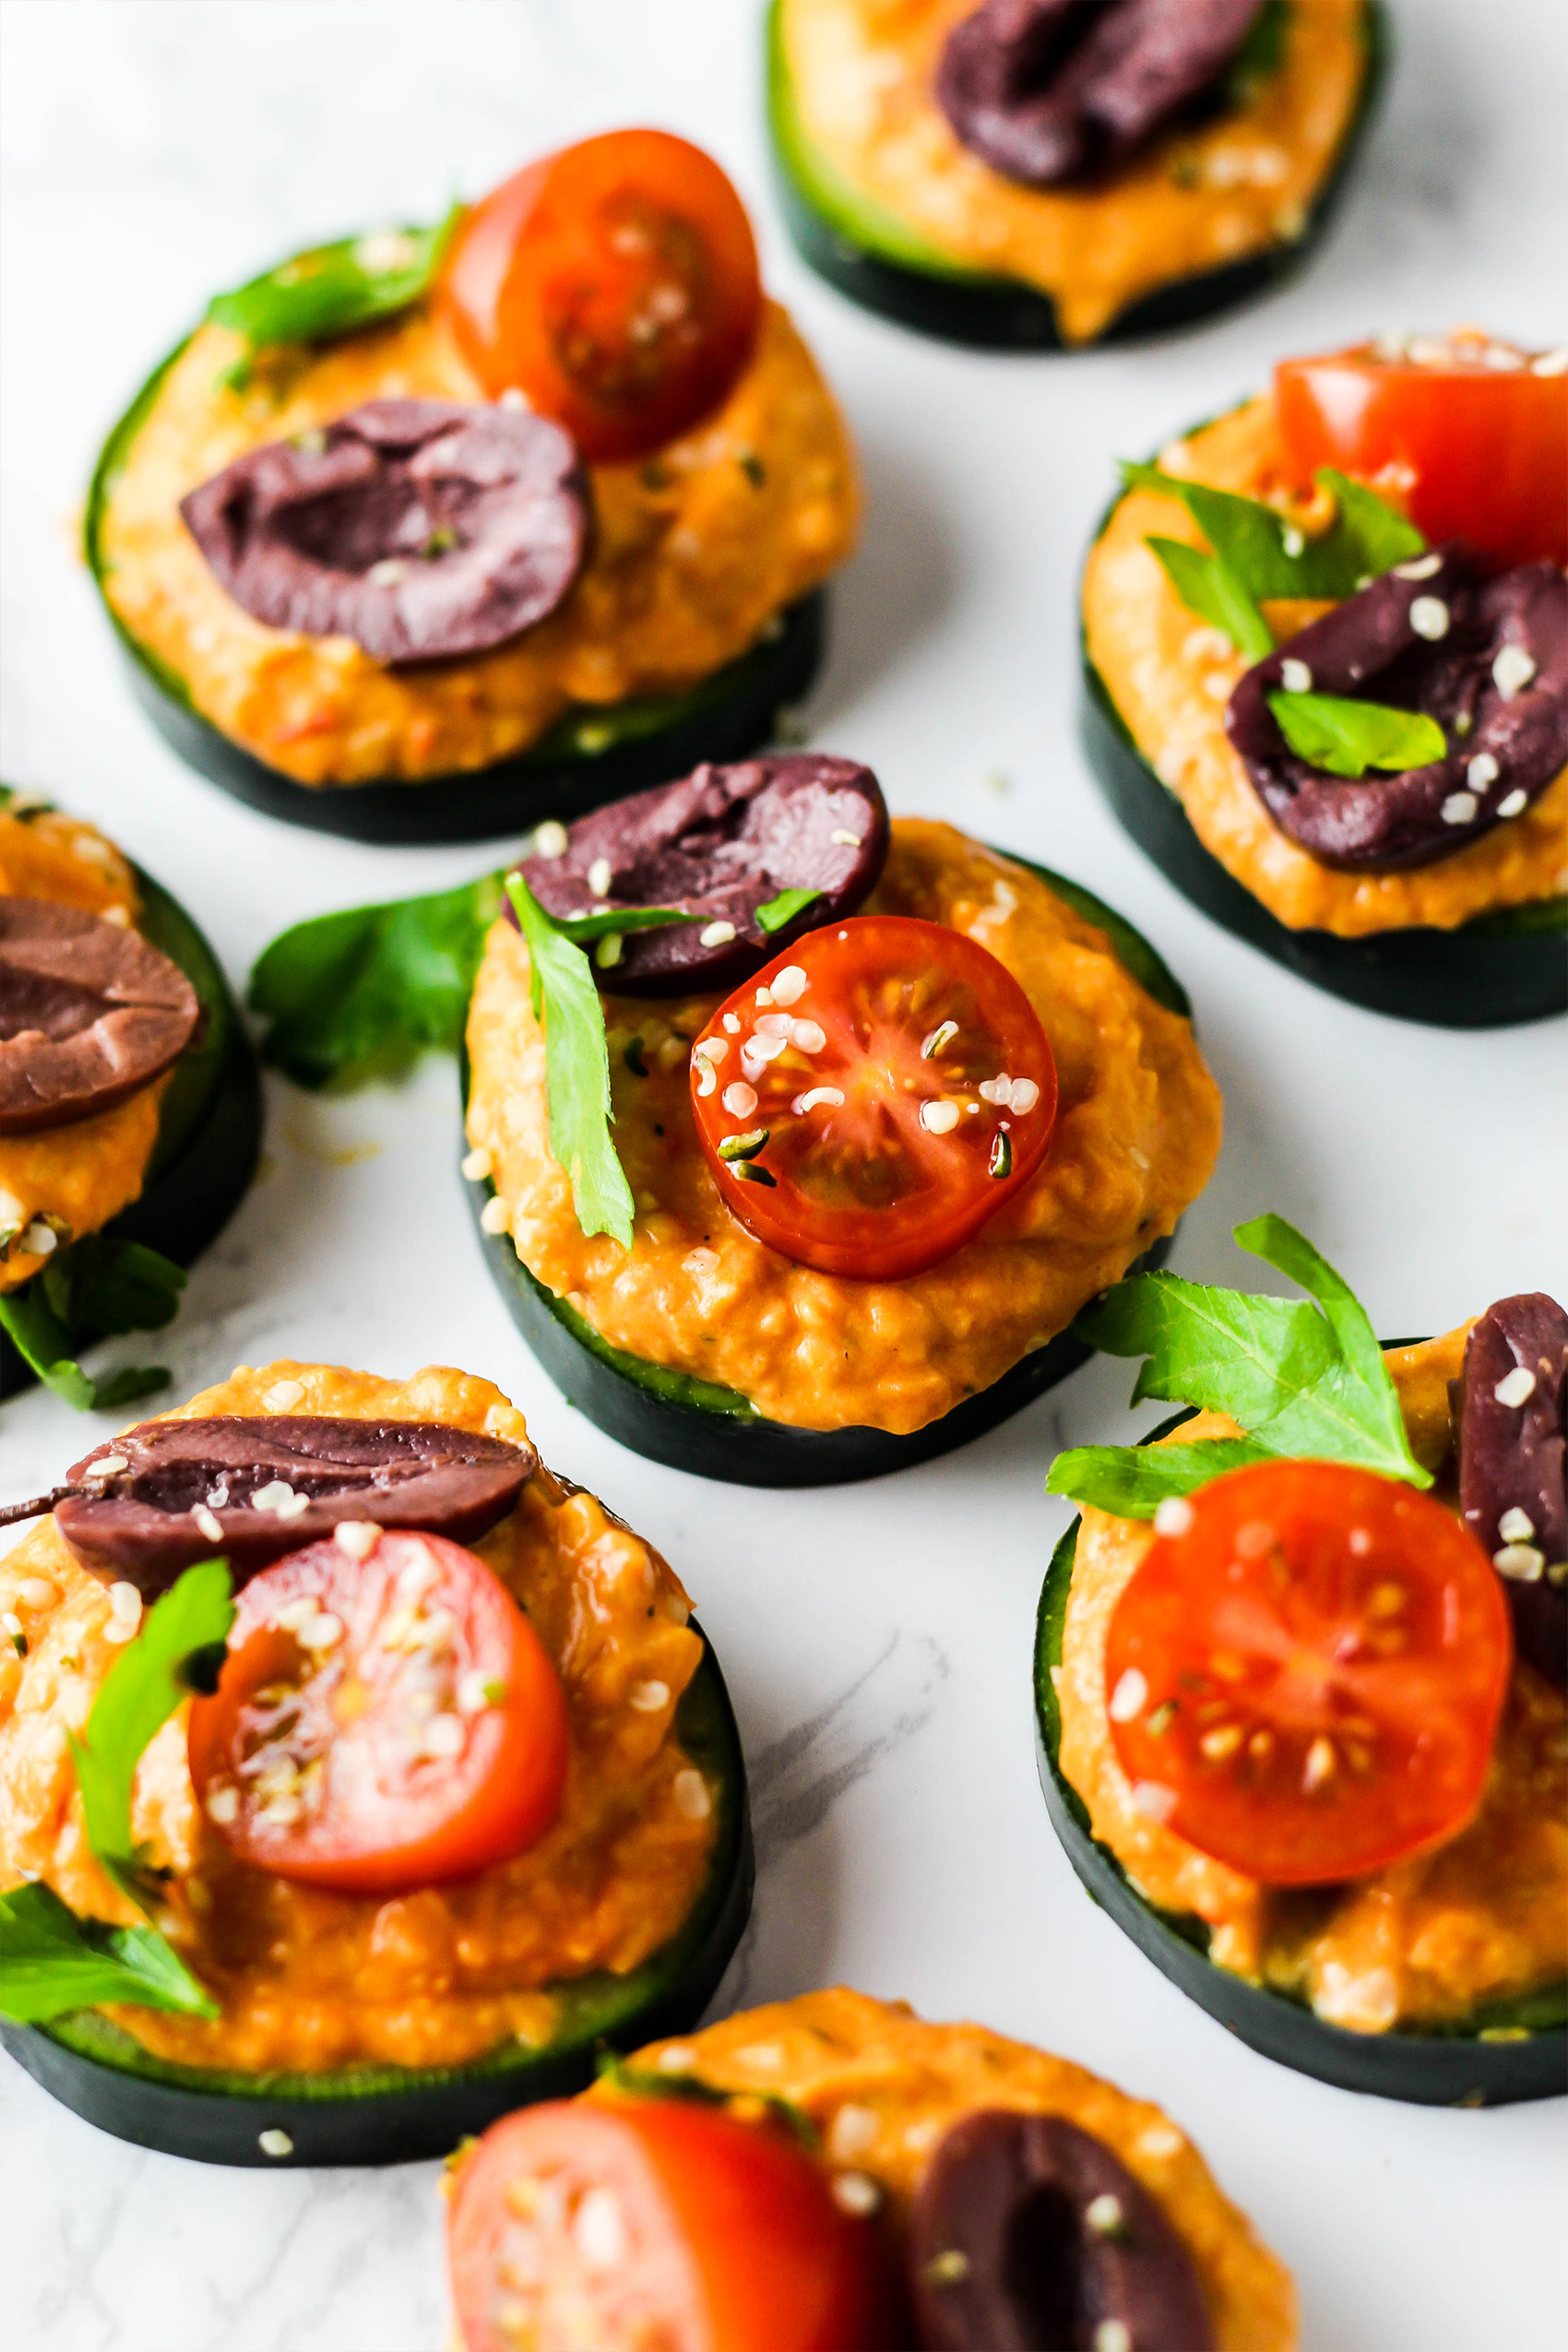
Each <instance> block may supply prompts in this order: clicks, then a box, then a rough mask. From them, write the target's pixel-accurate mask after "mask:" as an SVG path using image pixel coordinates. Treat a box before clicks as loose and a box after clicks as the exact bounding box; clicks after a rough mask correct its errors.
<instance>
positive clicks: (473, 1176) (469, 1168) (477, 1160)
mask: <svg viewBox="0 0 1568 2352" xmlns="http://www.w3.org/2000/svg"><path fill="white" fill-rule="evenodd" d="M493 1164H494V1163H493V1161H492V1159H491V1157H490V1154H489V1152H488V1151H487V1150H486V1149H485V1147H484V1146H483V1144H479V1145H477V1146H475V1148H474V1149H473V1150H472V1151H470V1152H469V1155H468V1157H467V1158H466V1159H465V1160H464V1162H463V1173H464V1175H465V1176H466V1177H467V1178H468V1180H469V1183H470V1184H482V1183H483V1182H484V1180H485V1178H486V1177H487V1176H488V1175H489V1173H490V1171H491V1169H492V1167H493Z"/></svg>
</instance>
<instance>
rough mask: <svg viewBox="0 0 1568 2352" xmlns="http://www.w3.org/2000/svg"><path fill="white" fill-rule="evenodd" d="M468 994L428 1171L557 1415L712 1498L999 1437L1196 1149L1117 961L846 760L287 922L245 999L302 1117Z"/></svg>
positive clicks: (1178, 1193)
mask: <svg viewBox="0 0 1568 2352" xmlns="http://www.w3.org/2000/svg"><path fill="white" fill-rule="evenodd" d="M498 898H499V899H500V900H501V902H502V909H503V910H502V911H500V912H498V913H496V914H495V919H494V920H493V921H491V922H490V923H489V926H488V930H486V931H484V932H482V933H481V931H480V929H479V925H478V923H477V921H476V917H477V916H478V914H479V912H480V910H481V908H483V907H486V906H488V909H489V910H490V911H494V909H495V908H496V902H497V899H498ZM474 966H477V973H476V976H475V978H474V980H473V992H472V1001H471V1004H470V1006H469V1011H468V1016H467V1036H466V1051H467V1065H466V1066H467V1090H468V1130H467V1132H468V1143H469V1153H468V1157H467V1158H466V1159H465V1160H464V1163H463V1168H464V1173H465V1175H466V1177H467V1178H468V1180H469V1183H470V1185H471V1187H472V1194H471V1197H472V1201H473V1206H474V1211H475V1215H476V1218H478V1221H479V1225H480V1229H481V1233H482V1235H483V1238H484V1242H485V1246H486V1250H487V1253H488V1254H489V1257H490V1262H491V1265H492V1268H493V1272H494V1274H495V1277H496V1279H497V1281H498V1282H499V1283H500V1285H501V1287H502V1289H503V1291H504V1292H505V1297H506V1300H507V1303H508V1305H509V1306H510V1308H511V1310H512V1312H513V1313H514V1315H515V1316H516V1318H517V1322H518V1324H519V1325H520V1327H521V1329H522V1330H523V1333H524V1335H525V1336H526V1337H527V1338H528V1340H529V1345H530V1346H531V1347H532V1348H534V1350H535V1352H536V1353H537V1354H538V1355H539V1357H540V1360H541V1361H542V1362H543V1364H544V1365H545V1368H546V1370H547V1371H549V1372H550V1373H551V1374H552V1377H553V1378H554V1379H555V1380H556V1381H557V1382H558V1383H559V1384H560V1385H561V1386H562V1388H563V1389H564V1391H565V1393H566V1394H567V1395H568V1396H570V1397H571V1398H572V1399H573V1401H574V1402H575V1403H576V1404H577V1405H579V1406H580V1407H581V1408H582V1409H583V1410H584V1411H585V1412H587V1413H588V1416H589V1418H590V1419H592V1420H595V1421H597V1422H598V1423H599V1424H600V1427H601V1428H603V1429H606V1430H608V1431H610V1433H611V1434H612V1436H614V1437H617V1438H619V1439H620V1440H621V1441H622V1442H623V1443H624V1444H627V1445H631V1446H633V1447H635V1448H636V1450H637V1451H638V1452H639V1453H643V1454H647V1455H650V1456H651V1457H652V1458H653V1459H654V1460H656V1461H662V1462H668V1463H671V1464H672V1465H673V1466H674V1467H677V1468H683V1469H691V1470H695V1471H698V1472H700V1473H701V1474H702V1475H704V1476H706V1477H709V1478H721V1479H734V1480H737V1481H740V1482H742V1483H749V1484H754V1485H761V1486H796V1485H823V1484H830V1483H834V1482H836V1481H838V1480H841V1479H857V1478H866V1477H871V1476H874V1475H876V1474H878V1473H880V1472H882V1471H885V1470H891V1469H896V1468H899V1467H903V1466H904V1465H906V1464H908V1463H911V1462H917V1461H922V1460H925V1459H927V1458H928V1457H929V1456H931V1455H933V1454H939V1453H944V1452H945V1451H947V1450H948V1449H949V1448H951V1447H953V1446H955V1445H958V1444H961V1443H965V1442H966V1441H967V1440H968V1439H969V1438H971V1437H974V1436H977V1435H979V1434H980V1431H983V1430H986V1429H990V1428H992V1426H994V1424H995V1423H996V1422H998V1421H1000V1420H1004V1419H1005V1418H1006V1417H1007V1416H1008V1415H1009V1414H1011V1413H1014V1412H1016V1411H1017V1410H1018V1409H1019V1408H1020V1407H1022V1406H1023V1405H1024V1404H1026V1403H1028V1401H1029V1399H1030V1398H1031V1397H1034V1396H1038V1395H1039V1393H1040V1391H1041V1390H1042V1389H1044V1388H1046V1387H1048V1386H1049V1385H1050V1384H1051V1383H1052V1382H1054V1381H1057V1380H1059V1379H1061V1378H1062V1377H1063V1373H1065V1372H1070V1371H1072V1370H1073V1369H1074V1368H1075V1366H1076V1365H1077V1364H1079V1363H1081V1362H1082V1361H1083V1360H1084V1356H1085V1354H1086V1352H1087V1351H1086V1350H1085V1349H1084V1348H1083V1347H1082V1345H1081V1344H1080V1343H1079V1342H1078V1341H1077V1340H1075V1338H1073V1337H1072V1336H1071V1335H1070V1333H1069V1331H1068V1328H1067V1327H1068V1325H1069V1324H1071V1323H1072V1320H1073V1318H1074V1316H1075V1314H1076V1313H1077V1312H1078V1310H1079V1308H1080V1307H1081V1306H1083V1305H1084V1303H1085V1302H1086V1301H1087V1300H1088V1299H1090V1298H1092V1297H1093V1296H1094V1295H1095V1293H1096V1292H1097V1291H1098V1290H1099V1289H1103V1288H1104V1287H1105V1285H1106V1284H1107V1283H1108V1282H1110V1281H1114V1280H1115V1279H1117V1278H1118V1277H1120V1276H1121V1275H1122V1274H1123V1273H1125V1272H1126V1270H1127V1268H1128V1267H1129V1266H1130V1265H1134V1263H1136V1262H1142V1261H1143V1260H1144V1259H1145V1258H1146V1256H1147V1255H1148V1253H1150V1252H1153V1251H1157V1250H1158V1247H1159V1245H1160V1244H1161V1243H1162V1242H1163V1241H1165V1240H1166V1239H1167V1238H1168V1237H1169V1235H1170V1233H1171V1232H1172V1231H1173V1230H1174V1229H1175V1226H1176V1221H1177V1218H1179V1217H1180V1215H1181V1213H1182V1210H1183V1209H1184V1208H1185V1207H1186V1206H1187V1205H1188V1204H1189V1203H1190V1202H1191V1201H1192V1200H1193V1199H1194V1197H1195V1196H1196V1194H1198V1193H1199V1192H1201V1191H1202V1189H1203V1187H1204V1185H1205V1183H1206V1182H1207V1180H1208V1176H1209V1173H1210V1170H1212V1168H1213V1165H1214V1160H1215V1156H1216V1153H1217V1151H1218V1141H1219V1097H1218V1090H1217V1089H1216V1087H1215V1086H1214V1083H1213V1080H1212V1079H1211V1078H1210V1077H1209V1075H1208V1073H1207V1071H1206V1068H1205V1066H1204V1063H1203V1062H1202V1060H1201V1058H1200V1056H1199V1053H1198V1051H1197V1047H1196V1045H1195V1044H1194V1039H1193V1031H1192V1026H1191V1021H1190V1018H1189V1011H1190V1008H1189V1006H1188V1004H1187V1000H1186V997H1185V996H1184V994H1183V993H1182V990H1181V988H1180V987H1179V986H1178V984H1177V983H1176V981H1175V980H1172V978H1171V976H1170V973H1169V972H1168V971H1167V970H1166V968H1165V967H1164V965H1163V964H1162V963H1161V962H1160V960H1159V958H1158V956H1156V955H1155V953H1154V951H1153V950H1152V949H1151V948H1150V947H1149V946H1148V945H1147V944H1146V942H1145V941H1143V940H1142V939H1140V938H1139V936H1138V934H1137V933H1136V932H1134V931H1133V930H1132V929H1131V927H1130V926H1129V925H1128V924H1126V923H1124V922H1123V921H1122V920H1121V918H1120V917H1119V916H1117V915H1115V914H1113V913H1112V912H1111V910H1110V909H1108V908H1106V907H1104V906H1102V905H1101V904H1100V903H1099V900H1098V899H1096V898H1093V897H1090V895H1089V894H1088V893H1087V891H1084V890H1081V889H1080V888H1079V887H1078V886H1077V885H1075V884H1073V883H1069V882H1065V881H1063V879H1062V877H1061V876H1059V875H1055V874H1051V873H1048V872H1046V870H1045V869H1043V868H1039V867H1033V866H1030V865H1029V864H1028V863H1027V862H1026V861H1022V860H1019V859H1016V858H1008V857H1004V856H1003V855H1001V854H1000V853H999V852H998V851H996V850H994V849H988V848H987V847H985V845H984V844H983V843H981V842H978V841H973V840H970V839H969V838H968V837H967V836H966V835H964V834H962V833H959V832H957V831H956V830H955V828H954V827H953V826H947V825H938V824H932V823H929V822H926V821H923V820H917V819H912V818H899V819H896V820H894V821H893V822H892V824H891V825H889V821H888V817H887V813H886V809H885V805H884V802H883V798H882V792H881V790H880V788H879V786H878V784H877V781H876V778H874V777H873V775H872V773H871V771H870V769H869V768H866V767H863V766H860V765H859V764H858V763H856V762H855V761H853V760H847V759H838V758H829V757H825V756H819V755H815V754H795V755H791V756H786V757H779V758H765V759H758V760H752V761H747V762H744V763H741V764H739V765H736V766H727V767H711V766H705V767H701V768H698V769H697V770H696V771H695V773H694V774H693V775H691V776H689V777H686V778H683V779H682V780H681V781H680V782H679V783H676V784H671V785H669V786H666V787H665V788H663V789H662V790H655V791H652V792H647V793H642V794H639V795H637V796H636V797H635V798H634V799H632V800H629V801H624V802H618V803H616V805H615V806H613V807H612V808H609V809H605V810H601V811H600V812H599V813H598V814H595V815H592V816H589V817H587V818H584V819H582V820H581V821H580V822H579V823H577V824H576V825H575V826H571V827H567V826H562V825H559V824H555V825H551V826H543V827H541V828H540V831H539V833H538V834H537V835H536V836H535V838H534V842H533V846H532V851H531V854H529V856H527V857H526V858H525V859H524V860H523V861H522V863H521V865H520V866H519V867H518V868H517V870H516V871H515V872H514V873H510V874H508V875H506V876H505V877H504V881H503V886H502V888H501V889H500V890H499V891H498V890H497V889H496V886H495V885H490V887H489V890H488V892H486V891H482V890H480V889H478V888H470V889H469V890H466V891H463V892H459V893H454V894H451V895H450V896H448V897H440V898H434V899H427V900H424V901H416V902H413V903H412V904H410V905H407V906H404V907H402V908H398V909H388V908H379V909H377V908H373V909H362V910H360V912H359V913H357V914H351V915H346V916H333V917H328V918H327V919H326V920H325V921H323V922H321V923H316V924H308V923H307V924H303V925H301V926H300V928H299V929H298V930H297V931H295V932H290V933H288V934H286V935H285V937H284V938H283V939H282V940H280V941H279V942H277V943H275V944H274V945H273V946H272V947H271V948H269V949H268V950H267V955H266V956H263V958H262V960H261V962H260V964H259V965H258V966H257V968H256V972H255V977H254V980H253V984H252V995H253V1002H254V1003H255V1005H256V1007H257V1009H258V1010H259V1011H261V1012H262V1013H263V1014H265V1015H267V1016H269V1017H270V1019H271V1022H272V1028H271V1032H270V1037H269V1041H268V1044H267V1048H266V1049H265V1050H266V1051H268V1052H270V1053H271V1054H272V1055H273V1056H274V1058H276V1059H278V1060H280V1061H281V1062H282V1063H283V1066H284V1067H285V1068H286V1069H288V1070H290V1071H291V1073H292V1074H294V1075H299V1076H301V1077H303V1078H304V1079H305V1080H306V1081H307V1082H312V1081H314V1082H316V1083H320V1082H322V1081H324V1080H327V1079H329V1078H334V1077H335V1078H337V1079H338V1080H339V1082H341V1081H342V1079H343V1078H345V1077H347V1076H351V1075H357V1074H359V1073H361V1072H362V1071H364V1070H365V1069H367V1068H374V1067H378V1066H379V1067H385V1066H387V1064H388V1063H390V1062H392V1061H394V1060H395V1059H397V1058H398V1055H399V1054H400V1053H403V1052H406V1051H411V1050H412V1049H413V1048H414V1047H415V1046H417V1045H418V1044H420V1043H422V1042H425V1041H427V1040H428V1039H430V1038H431V1036H432V1035H433V1033H434V1032H435V1031H436V1030H437V1029H438V1028H440V1026H441V1024H442V1023H443V1022H444V1021H448V1020H450V1019H451V1017H452V1016H453V1014H454V1013H455V1012H456V1010H457V1006H458V1005H459V1004H460V1003H461V1001H462V990H463V988H464V987H465V986H466V984H467V980H468V974H469V969H470V968H473V967H474ZM404 999H406V1000H407V1002H408V1005H409V1011H408V1016H407V1018H406V1019H404V1017H403V1016H401V1014H400V1013H399V1010H398V1007H399V1004H400V1002H401V1001H403V1000H404Z"/></svg>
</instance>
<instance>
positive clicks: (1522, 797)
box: [1497, 791, 1529, 816]
mask: <svg viewBox="0 0 1568 2352" xmlns="http://www.w3.org/2000/svg"><path fill="white" fill-rule="evenodd" d="M1528 800H1529V794H1528V793H1527V792H1521V791H1513V792H1510V793H1509V795H1508V797H1507V799H1506V800H1503V801H1499V802H1498V803H1497V814H1498V815H1499V816H1523V815H1524V814H1525V809H1526V803H1527V802H1528Z"/></svg>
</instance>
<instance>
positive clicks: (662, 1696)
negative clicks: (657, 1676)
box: [626, 1682, 670, 1715]
mask: <svg viewBox="0 0 1568 2352" xmlns="http://www.w3.org/2000/svg"><path fill="white" fill-rule="evenodd" d="M626 1696H627V1699H628V1702H629V1703H630V1705H633V1706H634V1707H636V1711H637V1713H638V1714H639V1715H657V1714H658V1713H659V1709H660V1707H667V1706H668V1705H669V1704H670V1685H669V1683H668V1682H634V1683H633V1685H632V1687H631V1689H630V1691H629V1692H628V1693H627V1694H626Z"/></svg>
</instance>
